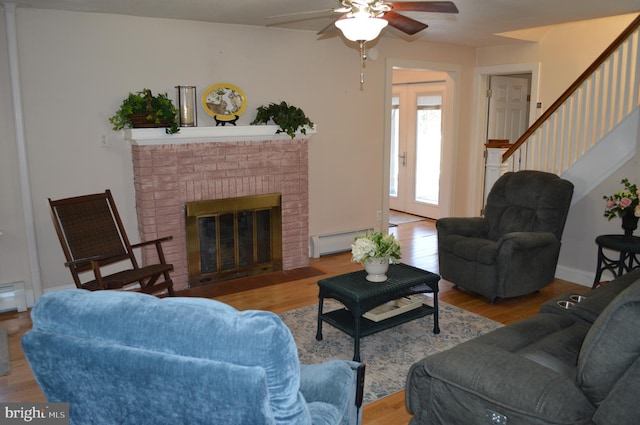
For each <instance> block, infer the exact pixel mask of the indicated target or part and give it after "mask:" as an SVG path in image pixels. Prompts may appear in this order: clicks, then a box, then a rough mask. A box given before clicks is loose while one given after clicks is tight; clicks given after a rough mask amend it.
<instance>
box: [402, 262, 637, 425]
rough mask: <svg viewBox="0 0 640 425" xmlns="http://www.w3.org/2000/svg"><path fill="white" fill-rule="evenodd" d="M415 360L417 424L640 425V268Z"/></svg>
mask: <svg viewBox="0 0 640 425" xmlns="http://www.w3.org/2000/svg"><path fill="white" fill-rule="evenodd" d="M568 296H569V294H567V296H564V297H559V298H558V299H555V300H551V301H549V302H547V303H545V304H544V305H543V306H542V307H541V312H540V314H538V315H536V316H534V317H531V318H528V319H525V320H522V321H519V322H516V323H513V324H511V325H508V326H505V327H503V328H500V329H497V330H495V331H493V332H490V333H488V334H485V335H483V336H481V337H478V338H475V339H473V340H471V341H468V342H466V343H463V344H460V345H458V346H456V347H454V348H452V349H450V350H447V351H444V352H441V353H438V354H435V355H432V356H429V357H426V358H424V359H422V360H420V361H419V362H417V363H415V364H414V365H413V366H412V367H411V369H410V371H409V374H408V377H407V383H406V405H407V409H408V411H409V412H410V413H412V414H413V415H414V416H413V418H412V420H411V424H412V425H417V424H430V425H434V424H447V425H449V424H465V425H473V424H478V425H479V424H506V425H515V424H536V425H539V424H572V425H578V424H579V425H582V424H585V425H586V424H596V425H627V424H628V425H631V424H638V423H640V270H635V271H633V272H631V273H628V274H626V275H624V276H622V277H619V278H617V279H615V280H614V281H612V282H610V283H608V284H606V285H603V286H601V287H599V288H597V289H595V290H592V291H591V292H589V293H587V294H586V300H584V301H582V302H580V303H579V304H577V305H573V306H572V307H573V308H571V309H568V310H567V309H563V308H559V306H558V304H557V301H560V300H566V299H567V298H568Z"/></svg>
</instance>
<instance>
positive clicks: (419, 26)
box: [382, 11, 428, 35]
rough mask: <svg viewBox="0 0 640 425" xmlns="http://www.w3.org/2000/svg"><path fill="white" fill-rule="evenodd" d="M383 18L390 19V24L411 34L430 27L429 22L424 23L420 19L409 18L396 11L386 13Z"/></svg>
mask: <svg viewBox="0 0 640 425" xmlns="http://www.w3.org/2000/svg"><path fill="white" fill-rule="evenodd" d="M382 19H386V20H387V21H389V25H391V26H392V27H394V28H397V29H399V30H400V31H402V32H404V33H406V34H409V35H413V34H415V33H418V32H420V31H422V30H423V29H425V28H427V27H428V25H427V24H423V23H422V22H420V21H416V20H415V19H411V18H408V17H406V16H404V15H401V14H399V13H396V12H394V11H389V12H387V13H385V14H384V15H383V16H382Z"/></svg>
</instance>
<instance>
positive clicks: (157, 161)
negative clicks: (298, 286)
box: [131, 137, 309, 290]
mask: <svg viewBox="0 0 640 425" xmlns="http://www.w3.org/2000/svg"><path fill="white" fill-rule="evenodd" d="M132 138H133V139H135V137H132ZM131 142H132V159H133V173H134V185H135V194H136V195H135V196H136V211H137V217H138V230H139V233H140V240H142V241H145V240H150V239H155V238H158V237H163V236H169V235H171V236H173V240H172V241H171V242H169V243H167V244H165V245H164V248H165V250H164V253H165V256H166V259H167V261H168V262H171V263H173V265H174V267H175V270H174V272H173V273H172V277H173V279H174V285H175V289H176V290H180V289H185V288H187V287H188V278H187V254H186V234H185V216H184V204H185V202H189V201H200V200H208V199H224V198H232V197H238V196H251V195H261V194H267V193H281V194H282V268H283V270H292V269H296V268H300V267H306V266H308V265H309V254H308V252H309V251H308V250H309V248H308V240H309V196H308V186H309V185H308V143H307V140H306V139H295V140H291V139H283V140H259V141H256V140H246V141H224V142H220V141H215V142H195V143H192V142H190V143H180V142H177V143H167V142H166V141H165V142H162V143H161V144H150V143H144V144H138V143H136V142H135V140H132V141H131ZM153 255H155V254H154V253H153V252H152V251H145V252H144V253H143V263H144V262H147V261H151V260H154V259H155V258H151V257H152V256H153Z"/></svg>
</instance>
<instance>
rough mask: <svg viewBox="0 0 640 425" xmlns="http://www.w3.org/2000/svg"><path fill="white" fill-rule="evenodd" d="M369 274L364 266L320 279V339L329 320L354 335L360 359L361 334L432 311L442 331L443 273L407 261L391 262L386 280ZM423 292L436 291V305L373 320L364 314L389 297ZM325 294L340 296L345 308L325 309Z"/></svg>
mask: <svg viewBox="0 0 640 425" xmlns="http://www.w3.org/2000/svg"><path fill="white" fill-rule="evenodd" d="M366 275H367V272H365V271H364V270H361V271H357V272H352V273H347V274H343V275H339V276H334V277H330V278H327V279H321V280H319V281H318V288H319V293H318V298H319V302H318V329H317V333H316V339H317V340H318V341H321V340H322V322H327V323H329V324H330V325H332V326H334V327H336V328H338V329H340V330H341V331H343V332H345V333H346V334H348V335H350V336H352V337H353V339H354V348H353V360H354V361H357V362H359V361H360V338H362V337H365V336H367V335H371V334H373V333H375V332H379V331H382V330H385V329H389V328H391V327H393V326H397V325H400V324H402V323H406V322H408V321H410V320H414V319H417V318H420V317H424V316H427V315H430V314H432V315H433V333H435V334H438V333H440V327H439V325H438V282H439V281H440V276H439V275H437V274H435V273H431V272H428V271H426V270H422V269H419V268H417V267H413V266H409V265H407V264H392V265H390V266H389V271H388V272H387V276H388V277H389V278H388V279H387V280H386V281H385V282H380V283H374V282H369V281H367V280H366ZM420 293H432V294H433V306H429V305H425V304H423V305H422V306H421V307H419V308H416V309H414V310H411V311H408V312H406V313H403V314H400V315H398V316H394V317H391V318H388V319H385V320H382V321H380V322H373V321H371V320H369V319H367V318H365V317H362V316H363V314H365V313H366V312H367V311H369V310H371V309H373V308H374V307H377V306H379V305H381V304H384V303H386V302H388V301H392V300H395V299H398V298H402V297H405V296H409V295H413V294H420ZM325 298H333V299H335V300H338V301H340V302H341V303H342V304H343V305H344V306H345V308H343V309H339V310H335V311H331V312H328V313H324V312H323V306H324V299H325Z"/></svg>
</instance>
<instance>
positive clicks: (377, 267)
mask: <svg viewBox="0 0 640 425" xmlns="http://www.w3.org/2000/svg"><path fill="white" fill-rule="evenodd" d="M364 269H365V271H366V272H367V280H368V281H369V282H384V281H385V280H387V275H386V274H385V273H386V272H387V270H389V259H388V258H369V259H368V260H365V262H364Z"/></svg>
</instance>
